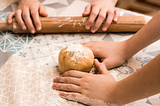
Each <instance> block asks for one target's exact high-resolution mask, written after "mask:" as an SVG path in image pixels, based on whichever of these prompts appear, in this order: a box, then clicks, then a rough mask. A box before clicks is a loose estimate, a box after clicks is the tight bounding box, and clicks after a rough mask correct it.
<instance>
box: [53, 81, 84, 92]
mask: <svg viewBox="0 0 160 106" xmlns="http://www.w3.org/2000/svg"><path fill="white" fill-rule="evenodd" d="M53 89H57V90H62V91H69V92H79V93H80V92H81V91H80V87H79V86H77V85H74V84H61V83H54V84H53Z"/></svg>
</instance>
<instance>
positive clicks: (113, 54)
mask: <svg viewBox="0 0 160 106" xmlns="http://www.w3.org/2000/svg"><path fill="white" fill-rule="evenodd" d="M82 45H84V46H86V47H88V48H90V49H91V50H92V52H93V54H94V56H95V57H98V58H101V60H102V63H104V64H105V66H106V68H107V69H110V68H114V67H116V66H120V65H122V64H123V63H124V62H125V61H126V60H127V59H128V58H130V56H128V54H127V51H126V44H125V42H106V41H89V42H85V43H82Z"/></svg>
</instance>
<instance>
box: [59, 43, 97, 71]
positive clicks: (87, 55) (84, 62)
mask: <svg viewBox="0 0 160 106" xmlns="http://www.w3.org/2000/svg"><path fill="white" fill-rule="evenodd" d="M93 62H94V55H93V53H92V51H91V50H90V49H89V48H87V47H85V46H82V45H81V44H73V45H69V46H67V47H65V48H63V49H62V50H61V51H60V53H59V69H60V70H61V72H63V73H64V72H66V71H69V70H78V71H83V72H89V71H90V70H91V68H92V67H93Z"/></svg>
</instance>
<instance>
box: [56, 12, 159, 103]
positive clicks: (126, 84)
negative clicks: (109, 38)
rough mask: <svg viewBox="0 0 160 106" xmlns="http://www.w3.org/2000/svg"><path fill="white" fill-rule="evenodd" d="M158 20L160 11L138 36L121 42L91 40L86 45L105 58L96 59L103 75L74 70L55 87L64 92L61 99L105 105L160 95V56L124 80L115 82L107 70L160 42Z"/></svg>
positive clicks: (59, 80) (58, 79)
mask: <svg viewBox="0 0 160 106" xmlns="http://www.w3.org/2000/svg"><path fill="white" fill-rule="evenodd" d="M159 18H160V12H158V13H157V14H156V15H155V16H154V17H153V19H152V20H151V21H150V22H148V23H147V25H145V26H144V27H143V28H142V29H141V30H139V31H138V32H137V33H136V34H135V35H133V36H132V37H131V38H129V39H128V40H125V41H122V42H103V41H91V42H86V43H83V45H85V46H87V47H89V48H90V49H91V50H92V51H93V53H94V55H95V56H97V57H100V58H102V63H100V62H98V61H97V60H95V63H94V64H95V66H96V68H97V70H98V71H99V72H100V73H101V74H91V73H85V72H79V71H74V70H71V71H68V72H66V73H64V74H63V75H62V76H61V77H57V78H55V79H54V80H53V81H54V84H53V88H54V89H57V90H62V91H61V92H60V96H61V97H63V98H66V99H70V98H69V96H72V97H74V98H76V100H75V101H79V102H82V103H85V102H84V101H85V100H84V101H82V100H81V99H79V100H78V98H77V97H84V96H85V97H88V98H92V99H98V100H102V101H103V102H105V103H106V104H118V105H124V104H127V103H130V102H133V101H136V100H139V99H142V98H145V97H149V96H151V95H154V94H157V93H160V65H159V63H160V54H159V55H158V56H156V57H155V58H154V59H152V60H151V61H150V62H149V63H147V64H146V65H145V66H143V67H142V68H141V69H139V70H138V71H136V72H135V73H133V74H131V75H130V76H129V77H127V78H124V79H123V80H121V81H115V79H114V78H113V77H112V76H111V74H110V73H109V72H108V71H107V69H106V68H108V69H109V68H113V67H116V66H118V65H121V64H122V63H123V62H124V61H126V60H127V59H129V58H130V57H132V56H133V55H134V54H135V53H137V52H138V51H140V50H141V49H143V48H144V47H146V46H148V45H149V44H151V43H153V42H155V41H157V40H159V39H160V30H159V29H160V26H159V24H160V20H159ZM93 44H94V45H93ZM97 48H98V49H97ZM117 48H118V50H117ZM102 51H103V52H102ZM113 54H114V55H113ZM105 66H106V67H105ZM66 91H67V92H66ZM68 91H69V92H68ZM97 91H98V92H97ZM74 98H72V100H74ZM87 104H90V103H87Z"/></svg>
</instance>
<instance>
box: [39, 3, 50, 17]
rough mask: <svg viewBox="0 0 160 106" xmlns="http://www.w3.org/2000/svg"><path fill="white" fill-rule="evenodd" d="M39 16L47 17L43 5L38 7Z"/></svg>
mask: <svg viewBox="0 0 160 106" xmlns="http://www.w3.org/2000/svg"><path fill="white" fill-rule="evenodd" d="M39 15H41V16H43V17H47V16H48V13H46V9H45V7H44V6H43V5H40V9H39Z"/></svg>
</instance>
